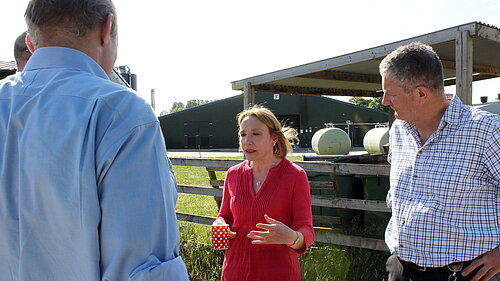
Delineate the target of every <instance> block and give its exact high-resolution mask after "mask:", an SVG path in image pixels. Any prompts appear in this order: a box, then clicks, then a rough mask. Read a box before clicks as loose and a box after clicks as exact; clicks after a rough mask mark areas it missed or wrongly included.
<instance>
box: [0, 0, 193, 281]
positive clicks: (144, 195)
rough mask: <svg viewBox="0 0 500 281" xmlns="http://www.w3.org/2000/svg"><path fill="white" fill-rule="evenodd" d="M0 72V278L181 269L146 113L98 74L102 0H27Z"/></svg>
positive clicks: (106, 54) (174, 276)
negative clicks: (10, 63) (22, 47)
mask: <svg viewBox="0 0 500 281" xmlns="http://www.w3.org/2000/svg"><path fill="white" fill-rule="evenodd" d="M25 17H26V22H27V24H28V34H29V36H28V38H27V45H28V48H29V49H30V51H32V52H34V53H33V55H32V57H31V58H30V60H29V61H28V64H27V65H26V67H25V69H24V71H23V72H21V73H18V74H15V75H13V76H10V77H8V78H6V79H5V80H3V81H1V82H0V276H1V277H0V279H1V280H5V281H33V280H50V281H59V280H61V281H62V280H64V281H67V280H81V281H90V280H95V281H97V280H109V281H115V280H116V281H123V280H134V281H136V280H151V281H156V280H188V275H187V272H186V268H185V265H184V262H183V261H182V259H181V257H180V256H179V232H178V226H177V220H176V216H175V211H174V208H175V204H176V200H177V193H176V188H175V177H174V175H173V173H172V169H171V164H170V161H169V160H168V158H167V155H166V150H165V144H164V142H163V137H162V135H161V130H160V127H159V124H158V121H157V118H156V117H155V115H154V114H153V112H152V110H151V108H150V107H149V105H148V104H147V103H146V102H145V101H144V100H142V99H140V98H139V97H138V96H137V95H136V93H135V92H133V91H132V90H129V89H126V88H124V87H122V86H120V85H118V84H115V83H112V82H110V80H109V78H108V75H109V73H110V72H111V70H112V67H113V64H114V62H115V59H116V51H117V25H116V13H115V9H114V6H113V4H112V2H111V0H72V1H68V0H51V1H49V0H31V1H30V2H29V4H28V7H27V10H26V14H25Z"/></svg>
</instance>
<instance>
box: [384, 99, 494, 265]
mask: <svg viewBox="0 0 500 281" xmlns="http://www.w3.org/2000/svg"><path fill="white" fill-rule="evenodd" d="M388 158H389V162H390V163H391V176H390V185H391V186H390V190H389V193H388V195H387V204H388V206H389V207H390V208H392V218H391V220H390V222H389V224H388V226H387V230H386V234H385V240H386V243H387V245H388V247H389V249H390V250H391V252H393V253H396V254H397V255H398V256H399V257H400V258H402V259H404V260H406V261H411V262H414V263H416V264H418V265H420V266H430V267H440V266H444V265H447V264H449V263H452V262H455V261H466V260H471V259H474V258H476V257H477V256H479V255H480V254H482V253H485V252H487V251H489V250H491V249H493V248H496V247H498V246H499V243H500V219H499V215H500V207H499V206H500V204H499V203H500V200H499V187H500V117H499V116H498V115H495V114H492V113H488V112H485V111H480V110H476V109H473V108H471V107H469V106H466V105H463V104H462V102H461V101H460V99H459V98H458V97H454V98H453V99H452V100H451V101H450V104H449V106H448V108H447V109H446V111H445V113H444V115H443V117H442V119H441V122H440V124H439V126H438V128H437V130H436V131H435V132H434V133H433V134H432V135H431V137H430V138H429V139H428V140H427V142H426V143H424V144H422V143H421V142H420V137H419V136H418V131H417V129H416V127H415V126H414V125H413V124H411V123H408V122H406V121H403V120H396V121H395V122H394V124H393V126H392V128H391V131H390V152H389V157H388Z"/></svg>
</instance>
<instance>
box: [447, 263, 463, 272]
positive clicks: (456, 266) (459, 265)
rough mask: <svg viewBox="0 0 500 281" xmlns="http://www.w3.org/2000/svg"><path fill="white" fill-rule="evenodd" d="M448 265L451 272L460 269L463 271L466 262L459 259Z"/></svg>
mask: <svg viewBox="0 0 500 281" xmlns="http://www.w3.org/2000/svg"><path fill="white" fill-rule="evenodd" d="M446 267H448V269H449V270H450V271H451V272H459V271H461V270H462V269H463V268H464V263H463V262H461V261H459V262H452V263H450V264H448V265H446Z"/></svg>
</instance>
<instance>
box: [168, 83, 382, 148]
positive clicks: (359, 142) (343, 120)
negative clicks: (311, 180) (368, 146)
mask: <svg viewBox="0 0 500 281" xmlns="http://www.w3.org/2000/svg"><path fill="white" fill-rule="evenodd" d="M256 104H260V105H264V106H265V107H267V108H269V109H270V110H272V111H273V112H274V114H276V116H277V117H278V119H279V120H280V121H281V122H282V123H283V124H285V125H287V126H291V127H294V128H296V129H297V130H298V132H299V138H300V147H311V138H312V136H313V134H314V133H315V132H316V131H317V130H319V129H322V128H324V127H325V123H334V124H335V126H336V127H339V128H341V129H344V130H345V131H346V132H348V133H349V136H350V138H351V142H352V145H353V146H363V137H364V135H365V133H366V132H367V131H368V130H370V129H371V128H373V126H374V125H375V124H376V123H385V122H387V120H388V114H387V113H386V112H382V111H379V110H373V109H369V108H365V107H361V106H357V105H354V104H351V103H348V102H343V101H339V100H335V99H332V98H328V97H322V96H310V95H288V94H273V93H258V94H257V95H256ZM242 108H243V96H242V95H237V96H234V97H230V98H226V99H223V100H218V101H215V102H212V103H209V104H205V105H201V106H198V107H195V108H191V109H187V110H183V111H179V112H175V113H172V114H167V115H164V116H160V117H159V120H160V125H161V128H162V131H163V135H164V137H165V141H166V144H167V148H168V149H198V148H199V149H217V148H237V147H238V137H237V123H236V115H237V114H238V113H239V112H240V111H241V110H242ZM360 123H362V124H360ZM367 123H368V124H367Z"/></svg>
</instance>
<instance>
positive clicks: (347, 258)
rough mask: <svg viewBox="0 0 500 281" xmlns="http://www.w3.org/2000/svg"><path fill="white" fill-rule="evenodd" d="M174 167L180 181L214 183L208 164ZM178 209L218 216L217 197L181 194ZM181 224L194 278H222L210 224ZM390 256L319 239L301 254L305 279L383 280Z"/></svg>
mask: <svg viewBox="0 0 500 281" xmlns="http://www.w3.org/2000/svg"><path fill="white" fill-rule="evenodd" d="M291 158H292V159H290V158H289V159H290V160H292V161H297V160H302V159H301V157H299V156H292V157H291ZM226 159H227V158H226ZM231 159H238V158H231ZM239 159H241V158H239ZM173 168H174V171H175V174H176V177H177V182H178V183H179V184H188V185H204V186H209V185H210V184H209V178H208V173H207V171H206V169H205V168H204V167H186V166H174V167H173ZM224 177H225V172H217V178H219V179H223V178H224ZM177 211H178V212H184V213H191V214H197V215H204V216H212V217H215V216H217V212H218V210H217V204H216V202H215V200H214V198H213V197H210V196H201V195H193V194H179V200H178V202H177ZM355 225H356V224H355ZM179 228H180V235H181V255H182V257H183V259H184V261H185V263H186V266H187V268H188V272H189V275H190V278H191V280H193V281H209V280H210V281H211V280H220V276H221V271H222V262H223V260H224V251H220V250H212V249H211V246H210V245H211V244H210V243H211V241H210V227H209V226H207V225H201V224H196V223H189V222H182V221H180V222H179ZM359 229H360V228H356V227H355V228H353V230H352V233H351V234H353V233H356V232H357V233H358V234H359V233H360V232H361V230H359ZM364 231H366V230H364ZM361 234H363V233H361ZM387 256H388V254H387V253H383V252H379V251H371V250H366V249H358V248H350V247H342V246H336V245H331V244H323V243H317V242H316V243H314V244H313V245H312V246H311V247H310V249H309V250H308V251H307V252H306V253H305V254H303V255H301V256H300V264H301V272H302V279H303V280H305V281H383V280H384V278H385V266H384V265H385V260H386V259H387Z"/></svg>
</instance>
